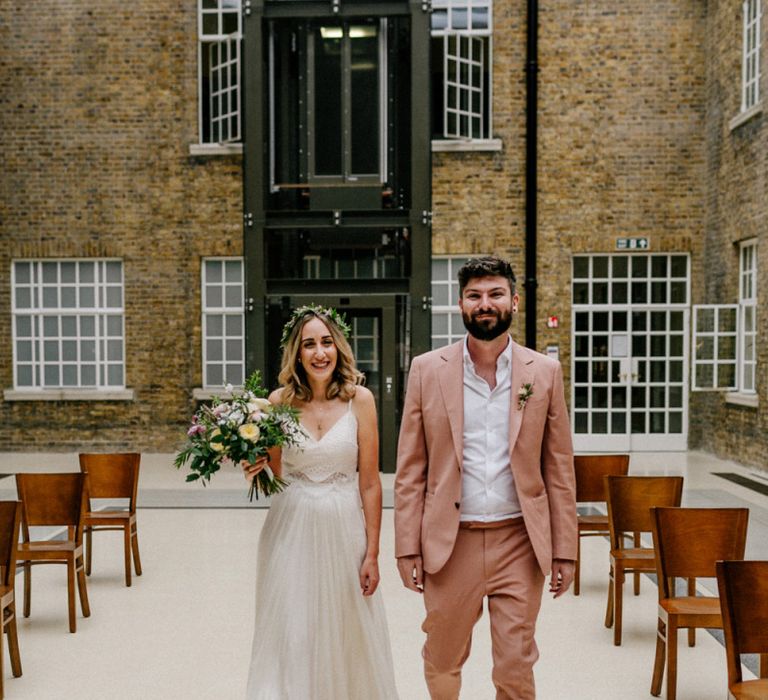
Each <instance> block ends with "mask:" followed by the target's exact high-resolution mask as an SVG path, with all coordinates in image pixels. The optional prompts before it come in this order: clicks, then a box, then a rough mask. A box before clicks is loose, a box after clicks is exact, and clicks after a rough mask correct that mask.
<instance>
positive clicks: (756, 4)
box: [741, 0, 762, 112]
mask: <svg viewBox="0 0 768 700" xmlns="http://www.w3.org/2000/svg"><path fill="white" fill-rule="evenodd" d="M742 7H743V13H744V18H743V24H744V39H743V49H742V68H741V75H742V81H741V83H742V90H741V111H742V112H744V111H746V110H748V109H749V108H750V107H754V106H755V105H756V104H757V103H758V102H759V101H760V18H761V17H762V10H761V8H760V0H744V4H743V6H742Z"/></svg>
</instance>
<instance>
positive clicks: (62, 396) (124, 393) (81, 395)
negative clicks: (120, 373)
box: [3, 389, 134, 401]
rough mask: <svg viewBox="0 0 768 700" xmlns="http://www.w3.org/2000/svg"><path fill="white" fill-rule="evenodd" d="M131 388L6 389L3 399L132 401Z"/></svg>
mask: <svg viewBox="0 0 768 700" xmlns="http://www.w3.org/2000/svg"><path fill="white" fill-rule="evenodd" d="M133 399H134V395H133V389H6V390H5V391H3V400H4V401H133Z"/></svg>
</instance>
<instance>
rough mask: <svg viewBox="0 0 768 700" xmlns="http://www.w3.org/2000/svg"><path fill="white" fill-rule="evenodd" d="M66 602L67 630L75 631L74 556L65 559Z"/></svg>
mask: <svg viewBox="0 0 768 700" xmlns="http://www.w3.org/2000/svg"><path fill="white" fill-rule="evenodd" d="M67 604H68V609H69V631H70V632H72V633H73V634H74V633H75V632H77V611H76V610H75V557H74V555H73V556H71V557H70V558H69V559H68V560H67Z"/></svg>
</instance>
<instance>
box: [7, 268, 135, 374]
mask: <svg viewBox="0 0 768 700" xmlns="http://www.w3.org/2000/svg"><path fill="white" fill-rule="evenodd" d="M11 285H12V289H13V302H12V313H13V367H14V372H13V375H14V387H15V388H16V389H62V388H72V389H115V388H124V387H125V351H124V338H125V333H124V330H123V324H124V305H123V264H122V262H121V261H119V260H18V261H15V262H14V263H13V266H12V280H11Z"/></svg>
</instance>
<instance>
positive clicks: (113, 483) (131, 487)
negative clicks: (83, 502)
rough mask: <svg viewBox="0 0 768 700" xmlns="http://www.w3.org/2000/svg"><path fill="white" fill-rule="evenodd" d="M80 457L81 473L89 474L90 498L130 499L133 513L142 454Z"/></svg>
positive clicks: (124, 453) (83, 455) (127, 453)
mask: <svg viewBox="0 0 768 700" xmlns="http://www.w3.org/2000/svg"><path fill="white" fill-rule="evenodd" d="M78 456H79V458H80V471H82V472H87V474H88V484H87V488H88V497H89V498H129V499H130V501H131V504H130V510H131V512H133V511H134V510H135V509H136V493H137V490H138V485H139V463H140V461H141V455H140V454H138V453H137V452H123V453H115V454H80V455H78Z"/></svg>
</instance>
